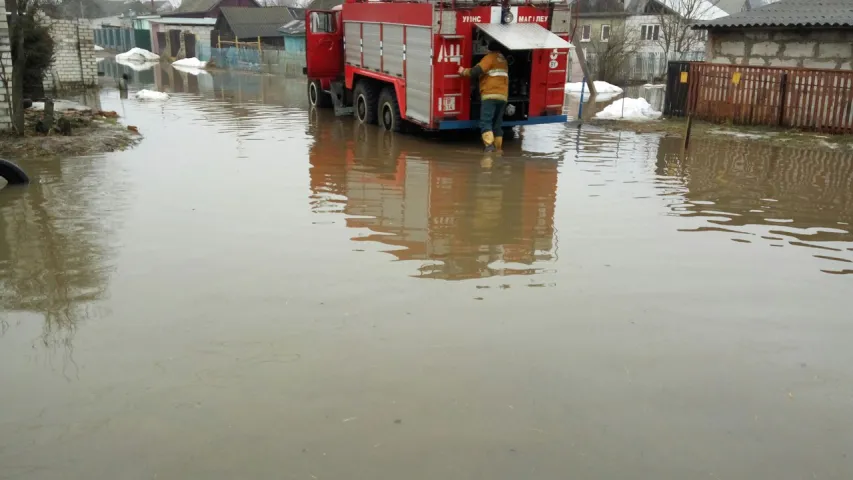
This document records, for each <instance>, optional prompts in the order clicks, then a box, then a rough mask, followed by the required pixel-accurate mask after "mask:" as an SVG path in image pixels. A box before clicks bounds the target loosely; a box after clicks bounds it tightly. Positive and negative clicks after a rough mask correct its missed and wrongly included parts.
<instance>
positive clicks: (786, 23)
mask: <svg viewBox="0 0 853 480" xmlns="http://www.w3.org/2000/svg"><path fill="white" fill-rule="evenodd" d="M743 27H853V0H779V1H778V2H775V3H771V4H769V5H764V6H762V7H759V8H756V9H755V10H751V11H748V12H741V13H737V14H735V15H729V16H728V17H723V18H718V19H715V20H711V21H707V22H699V23H697V24H696V26H695V27H694V28H743Z"/></svg>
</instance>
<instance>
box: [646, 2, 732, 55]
mask: <svg viewBox="0 0 853 480" xmlns="http://www.w3.org/2000/svg"><path fill="white" fill-rule="evenodd" d="M655 2H656V6H655V7H654V9H655V10H656V12H655V14H656V16H657V19H658V24H659V30H658V31H655V30H648V29H646V30H644V31H641V32H640V34H641V35H642V36H643V40H652V41H654V42H656V43H657V44H658V45H660V47H661V49H662V50H663V53H664V55H665V57H666V58H667V59H670V58H671V57H670V55H671V54H673V53H676V52H678V53H687V52H694V51H696V50H698V49H699V47H700V46H701V45H702V44H703V42H704V41H705V40H704V37H703V33H702V32H700V31H695V30H692V28H691V27H692V26H693V24H694V23H696V22H697V21H699V20H705V19H710V18H713V14H714V12H716V11H717V10H718V9H717V7H715V6H714V3H713V2H711V1H709V0H655ZM650 8H651V7H650Z"/></svg>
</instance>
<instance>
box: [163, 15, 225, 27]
mask: <svg viewBox="0 0 853 480" xmlns="http://www.w3.org/2000/svg"><path fill="white" fill-rule="evenodd" d="M148 21H149V22H150V23H161V24H163V25H209V26H211V27H212V26H214V25H216V19H215V18H186V17H160V18H152V19H151V20H148Z"/></svg>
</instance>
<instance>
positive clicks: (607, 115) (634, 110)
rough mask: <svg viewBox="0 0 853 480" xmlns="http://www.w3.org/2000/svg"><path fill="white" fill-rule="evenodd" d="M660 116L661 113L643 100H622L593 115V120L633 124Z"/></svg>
mask: <svg viewBox="0 0 853 480" xmlns="http://www.w3.org/2000/svg"><path fill="white" fill-rule="evenodd" d="M623 107H624V108H623ZM660 116H661V112H658V111H656V110H655V109H654V108H652V106H651V105H649V102H647V101H646V99H645V98H622V99H619V100H616V101H615V102H613V103H611V104H610V105H608V106H606V107H604V110H602V111H600V112H598V113H596V114H595V118H599V119H603V120H630V121H635V122H642V121H645V120H654V119H658V118H660Z"/></svg>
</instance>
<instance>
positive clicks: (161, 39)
mask: <svg viewBox="0 0 853 480" xmlns="http://www.w3.org/2000/svg"><path fill="white" fill-rule="evenodd" d="M165 51H166V32H157V51H156V52H154V53H156V54H157V55H163V53H164V52H165Z"/></svg>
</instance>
